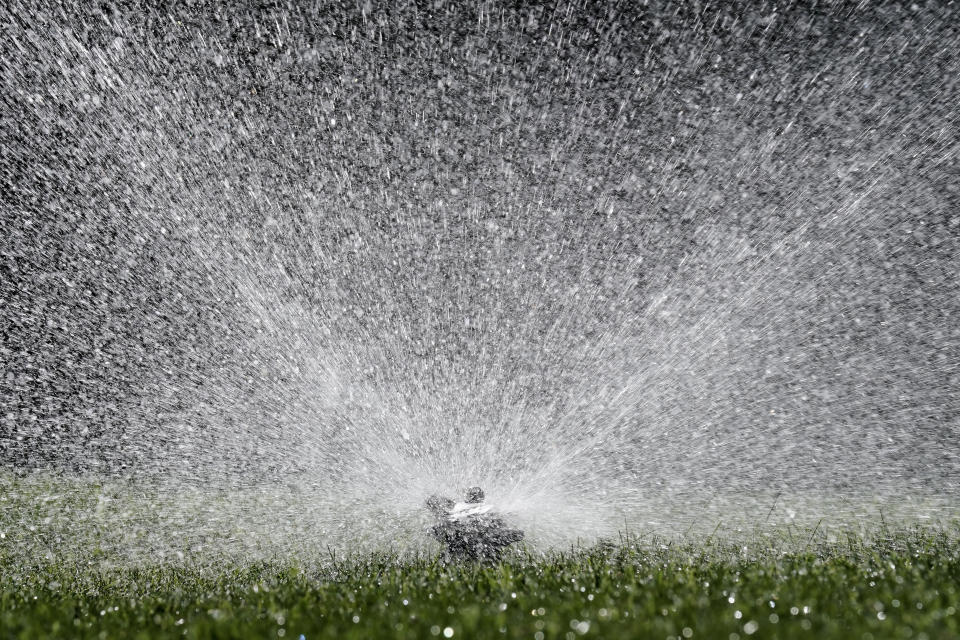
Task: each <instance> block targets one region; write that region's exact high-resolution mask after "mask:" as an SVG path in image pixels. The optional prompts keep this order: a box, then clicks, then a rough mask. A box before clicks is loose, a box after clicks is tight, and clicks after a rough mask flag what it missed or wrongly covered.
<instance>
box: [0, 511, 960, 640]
mask: <svg viewBox="0 0 960 640" xmlns="http://www.w3.org/2000/svg"><path fill="white" fill-rule="evenodd" d="M2 542H3V541H0V543H2ZM787 548H792V550H790V551H785V550H784V549H787ZM958 585H960V531H958V530H957V529H956V528H955V527H954V528H950V529H943V528H938V529H929V528H927V529H899V530H896V531H890V530H886V531H883V532H881V533H880V535H877V536H875V537H872V538H871V539H870V540H867V539H864V538H862V537H860V536H855V535H850V536H848V537H846V538H844V537H841V538H840V539H836V538H834V539H832V540H830V541H828V540H827V539H826V538H825V537H821V536H820V535H818V533H817V532H816V531H810V532H806V534H805V535H804V536H800V535H799V534H798V532H796V531H794V532H789V538H788V537H787V534H785V536H784V537H776V536H774V537H769V536H757V537H756V539H755V540H754V542H753V543H752V544H744V543H742V542H738V543H736V544H734V543H731V542H724V541H720V540H706V541H700V542H698V543H695V544H694V543H691V544H685V545H678V544H668V543H666V542H658V541H656V540H621V541H618V542H617V543H616V544H604V545H599V546H594V547H591V548H586V549H573V550H570V551H568V552H566V553H553V554H550V555H533V554H526V553H518V554H516V555H515V556H512V557H510V558H509V559H507V560H506V561H504V562H503V563H501V564H499V565H496V566H476V565H462V566H445V565H442V564H440V563H439V562H437V561H436V560H434V559H432V558H427V557H412V558H409V557H408V558H402V559H401V558H399V557H395V556H389V555H366V556H362V557H355V558H345V559H339V558H337V557H335V556H331V558H329V560H328V561H327V562H324V563H313V564H312V565H311V566H304V565H301V564H298V563H297V561H296V559H294V558H289V559H285V560H276V561H270V562H257V563H252V564H243V563H222V562H221V563H213V562H211V563H206V564H203V563H187V564H176V563H173V564H171V563H160V564H156V565H152V566H151V565H143V566H139V567H119V568H118V567H114V568H104V566H103V564H101V563H96V564H94V563H92V562H89V561H88V562H84V561H76V560H75V561H70V562H65V561H51V560H36V561H31V560H25V559H24V558H23V557H22V556H17V555H15V554H14V553H13V552H12V550H11V549H10V548H9V547H7V548H5V549H4V548H3V547H2V546H0V637H3V638H39V637H46V638H154V637H171V638H172V637H177V638H182V637H186V638H229V637H243V638H253V637H259V638H277V637H285V638H293V639H299V638H300V637H301V636H302V637H303V638H305V639H307V640H310V639H314V638H411V637H417V638H420V637H423V638H430V637H437V638H449V637H453V638H532V639H534V640H536V639H539V638H579V637H587V638H591V637H593V638H628V637H629V638H663V639H666V638H677V639H678V640H679V639H680V638H690V637H692V638H723V639H733V640H736V639H737V638H747V637H750V638H865V639H869V638H876V639H880V638H930V639H933V638H956V637H960V614H958V609H960V586H958Z"/></svg>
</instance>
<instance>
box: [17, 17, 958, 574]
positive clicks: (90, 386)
mask: <svg viewBox="0 0 960 640" xmlns="http://www.w3.org/2000/svg"><path fill="white" fill-rule="evenodd" d="M806 4H807V3H800V4H798V3H790V4H787V3H783V4H776V5H775V4H769V3H767V4H762V3H753V4H749V3H748V4H746V5H744V6H743V7H740V8H716V7H713V6H710V5H705V6H701V5H700V4H698V3H688V4H683V3H678V4H668V3H660V4H658V5H655V6H646V7H633V6H631V5H621V6H618V5H616V4H613V3H611V4H610V5H609V6H603V7H600V6H596V5H593V4H592V3H587V5H589V6H584V4H583V3H560V4H556V5H553V6H551V7H549V8H532V9H525V10H516V9H514V8H508V7H506V6H503V5H500V4H495V3H483V4H480V5H477V6H471V7H466V6H465V5H463V4H462V3H443V2H434V3H432V4H428V3H419V4H410V5H405V6H402V7H393V6H389V5H387V6H377V5H373V4H371V3H369V2H367V3H361V4H358V5H357V6H356V7H349V8H343V7H335V6H333V5H330V6H327V5H325V4H323V3H320V4H318V5H316V6H315V7H314V8H310V9H279V8H278V9H275V10H266V11H262V12H252V11H248V10H247V9H243V8H219V9H217V10H210V11H206V10H199V9H190V8H187V7H182V8H179V9H176V10H172V11H171V12H153V13H141V12H139V11H131V12H129V13H124V12H122V11H120V10H114V9H105V10H100V9H97V10H93V11H91V12H89V13H77V12H76V11H75V10H74V9H72V8H69V7H68V6H59V5H57V4H56V3H51V4H43V6H42V7H38V6H33V5H29V6H28V4H26V3H17V2H15V3H13V4H9V3H8V4H7V5H5V8H4V9H3V10H2V11H3V14H2V18H3V19H2V23H3V25H4V26H3V39H2V40H3V42H4V44H3V45H2V47H3V56H2V63H0V64H2V66H0V69H2V79H3V85H4V91H3V92H2V95H0V101H2V113H3V117H2V119H0V134H2V139H3V146H2V149H3V155H2V158H0V184H2V185H3V189H2V194H3V195H2V198H3V200H2V202H3V212H2V225H3V228H2V234H0V268H2V277H0V297H2V305H0V323H2V327H3V332H2V342H0V349H2V351H0V361H2V367H3V370H2V376H0V401H2V407H0V462H2V463H3V464H4V466H5V469H6V471H5V472H4V473H5V475H4V476H2V486H0V490H2V492H3V498H2V499H3V500H4V501H5V502H7V503H8V505H14V504H17V505H21V506H23V504H29V505H30V508H29V509H27V510H24V509H20V510H18V511H17V513H18V514H19V515H18V516H17V517H16V518H12V517H11V516H7V519H5V520H3V522H2V525H0V526H2V527H3V528H4V531H13V530H17V531H28V532H30V533H29V535H26V536H22V537H20V538H19V539H21V540H23V541H24V542H23V543H22V544H23V545H26V546H24V547H23V548H22V549H21V550H22V551H24V552H27V553H34V554H35V553H46V554H52V555H62V554H69V553H80V554H86V553H90V552H91V550H92V549H96V550H97V551H96V552H97V553H99V554H101V556H102V557H104V558H105V559H106V560H107V561H111V560H112V561H127V560H135V559H150V558H176V557H186V556H189V555H191V554H202V553H205V552H211V553H226V554H252V555H254V556H263V555H271V554H278V553H279V554H287V553H300V554H304V555H310V554H325V553H327V552H328V549H343V550H360V549H370V548H388V547H389V548H393V549H398V550H407V549H412V548H419V547H421V546H424V545H428V544H429V539H428V537H427V536H426V534H425V532H424V531H425V526H426V525H427V523H428V515H427V514H426V512H425V510H424V507H423V503H424V500H425V498H426V497H427V496H428V495H430V494H432V493H443V494H446V495H456V494H460V493H461V492H462V491H463V489H465V488H466V487H467V486H470V485H474V484H479V485H482V486H483V487H484V489H485V490H486V492H487V495H488V497H489V498H490V499H491V501H492V502H493V503H494V504H496V505H497V507H498V508H499V509H500V510H502V511H504V512H505V513H506V514H508V516H509V518H510V519H511V521H512V522H514V523H516V524H517V525H518V526H520V527H522V528H524V529H525V530H526V531H527V533H528V542H530V544H532V545H533V546H534V547H535V548H538V547H539V548H547V547H549V546H552V545H565V544H569V543H571V542H573V541H575V540H577V539H580V540H584V541H589V540H594V539H597V538H598V537H614V538H615V537H616V535H617V533H618V532H624V531H629V532H632V533H641V534H643V533H657V534H660V535H665V536H678V535H681V534H686V535H700V534H704V533H710V532H711V531H713V530H714V529H715V528H717V527H718V525H719V526H721V527H724V528H725V530H727V531H736V530H738V529H739V530H742V531H754V530H755V529H756V528H757V527H761V526H766V525H772V526H785V525H788V524H789V525H797V526H812V525H814V524H816V523H817V522H818V521H820V520H821V519H823V518H826V519H827V523H828V524H829V525H836V526H866V525H867V524H868V523H870V522H874V521H877V520H879V519H880V517H881V514H885V517H887V518H900V519H903V520H905V521H907V522H936V521H937V520H938V519H949V518H954V517H956V514H957V509H956V502H955V500H954V498H953V497H952V496H953V495H954V494H955V492H956V490H957V486H958V480H960V452H958V447H957V444H956V443H957V441H958V438H960V417H958V416H960V391H958V383H960V368H958V362H960V322H958V313H960V302H958V301H960V278H958V267H960V263H958V258H957V256H958V255H960V213H958V212H960V180H958V166H957V153H958V148H960V146H958V140H960V135H958V129H957V125H958V121H957V118H958V116H957V108H956V105H957V104H960V87H958V84H957V78H958V77H960V57H958V55H957V53H956V52H957V51H958V50H960V34H958V28H957V24H958V17H960V16H958V15H957V13H956V9H955V8H953V7H951V6H949V5H948V4H947V3H930V4H929V5H923V6H919V5H912V6H906V5H903V4H902V3H889V4H881V5H879V6H876V7H871V8H870V10H869V11H867V10H866V9H855V8H853V7H852V6H851V5H849V4H847V3H811V4H812V5H813V6H806ZM8 513H12V511H8ZM24 514H26V515H24Z"/></svg>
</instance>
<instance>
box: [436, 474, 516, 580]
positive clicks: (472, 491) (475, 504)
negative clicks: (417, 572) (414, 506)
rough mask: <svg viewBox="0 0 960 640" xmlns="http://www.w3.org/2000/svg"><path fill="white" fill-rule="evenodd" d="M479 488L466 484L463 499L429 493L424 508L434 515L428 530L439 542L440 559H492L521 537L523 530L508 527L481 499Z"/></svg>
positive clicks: (499, 555) (490, 560) (494, 559)
mask: <svg viewBox="0 0 960 640" xmlns="http://www.w3.org/2000/svg"><path fill="white" fill-rule="evenodd" d="M483 500H484V494H483V489H481V488H480V487H470V488H469V489H467V494H466V498H465V500H464V501H463V502H457V503H455V502H454V501H453V500H451V499H450V498H446V497H443V496H438V495H433V496H430V497H429V498H427V502H426V505H427V509H429V511H430V513H431V514H433V516H434V518H435V519H436V524H434V525H433V526H432V527H430V534H431V535H432V536H433V537H434V538H436V539H437V541H438V542H440V544H441V545H443V548H444V559H445V560H448V561H450V560H452V561H485V562H496V561H498V560H499V559H500V557H501V555H502V554H503V550H504V549H505V548H506V547H508V546H509V545H511V544H513V543H515V542H520V541H521V540H523V531H521V530H520V529H512V528H510V527H508V526H507V524H506V522H505V521H504V520H503V518H501V517H500V516H499V515H497V513H496V512H495V511H494V508H493V505H491V504H486V503H484V501H483Z"/></svg>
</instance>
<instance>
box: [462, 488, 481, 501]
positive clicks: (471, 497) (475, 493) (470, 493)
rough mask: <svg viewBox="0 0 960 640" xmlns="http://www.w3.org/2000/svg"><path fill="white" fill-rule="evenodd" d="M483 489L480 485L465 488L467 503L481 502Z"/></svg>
mask: <svg viewBox="0 0 960 640" xmlns="http://www.w3.org/2000/svg"><path fill="white" fill-rule="evenodd" d="M483 498H484V496H483V489H481V488H480V487H470V488H469V489H467V500H466V502H467V503H468V504H479V503H481V502H483Z"/></svg>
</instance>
